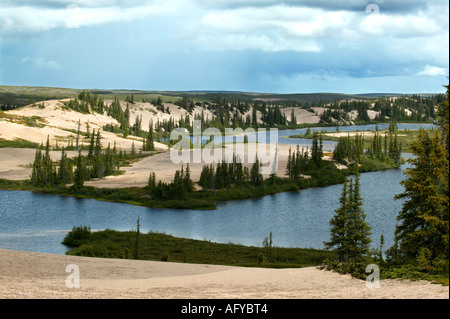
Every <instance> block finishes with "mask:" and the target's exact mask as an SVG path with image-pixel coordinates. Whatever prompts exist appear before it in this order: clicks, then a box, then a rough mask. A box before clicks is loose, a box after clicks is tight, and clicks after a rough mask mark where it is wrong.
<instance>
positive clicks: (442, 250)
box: [395, 129, 449, 269]
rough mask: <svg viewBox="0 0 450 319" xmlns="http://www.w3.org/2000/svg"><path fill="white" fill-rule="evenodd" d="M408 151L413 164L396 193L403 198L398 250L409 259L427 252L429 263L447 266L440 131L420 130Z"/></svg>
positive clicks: (444, 167) (444, 160)
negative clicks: (400, 188)
mask: <svg viewBox="0 0 450 319" xmlns="http://www.w3.org/2000/svg"><path fill="white" fill-rule="evenodd" d="M411 151H412V153H413V154H414V155H415V157H413V158H411V159H408V162H409V163H410V164H411V165H412V167H411V168H408V169H406V171H405V173H404V175H405V176H406V179H405V180H404V181H402V182H401V184H402V185H403V186H404V189H405V191H404V192H403V193H401V194H399V195H397V196H395V199H405V200H406V201H405V202H404V203H403V207H402V210H401V212H400V213H399V215H398V217H397V220H398V221H399V222H400V223H399V224H398V225H397V228H396V236H397V237H398V240H399V250H400V253H401V254H402V255H403V256H404V257H405V258H406V260H408V261H410V262H413V263H414V262H416V261H417V259H418V258H419V257H420V256H421V255H422V257H421V258H422V259H423V258H425V255H426V259H427V261H426V263H427V264H428V266H430V267H432V265H435V264H438V263H439V264H442V263H444V264H446V265H447V266H446V267H447V269H448V258H449V255H448V248H449V246H448V243H449V200H448V160H447V157H446V155H447V154H446V150H445V146H444V144H443V143H442V138H441V135H440V133H439V132H436V133H435V135H434V136H432V137H430V136H428V134H427V133H426V132H425V130H423V129H420V131H419V136H418V139H417V140H416V141H415V142H413V143H411ZM422 263H423V260H422Z"/></svg>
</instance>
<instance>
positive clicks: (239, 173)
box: [198, 155, 264, 194]
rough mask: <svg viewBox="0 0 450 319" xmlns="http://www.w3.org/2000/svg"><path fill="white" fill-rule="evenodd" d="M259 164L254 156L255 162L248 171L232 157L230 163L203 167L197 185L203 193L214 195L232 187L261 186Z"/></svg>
mask: <svg viewBox="0 0 450 319" xmlns="http://www.w3.org/2000/svg"><path fill="white" fill-rule="evenodd" d="M260 166H261V162H260V161H259V159H258V157H257V156H256V158H255V162H254V163H253V164H252V166H251V168H250V169H249V168H248V167H247V166H244V165H243V164H242V162H241V160H240V159H239V157H238V156H236V155H234V156H233V160H232V162H230V163H227V162H225V161H222V162H219V163H217V165H216V167H214V164H210V165H204V166H203V168H202V171H201V173H200V180H199V183H198V184H199V185H200V186H201V187H202V189H203V190H204V191H210V192H211V193H213V194H214V193H215V192H216V190H218V189H225V188H230V187H232V186H244V185H251V186H261V185H262V184H263V180H264V179H263V176H262V175H261V174H260Z"/></svg>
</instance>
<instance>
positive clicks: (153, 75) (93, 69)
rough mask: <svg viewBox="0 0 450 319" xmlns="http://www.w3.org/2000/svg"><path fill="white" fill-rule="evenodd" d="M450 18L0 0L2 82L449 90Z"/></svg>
mask: <svg viewBox="0 0 450 319" xmlns="http://www.w3.org/2000/svg"><path fill="white" fill-rule="evenodd" d="M371 9H372V10H373V11H371ZM448 16H449V4H448V2H447V1H441V0H431V1H419V0H406V1H400V0H391V1H383V0H379V1H363V0H348V1H331V0H316V1H312V0H304V1H302V0H298V1H294V0H286V1H270V0H242V1H237V0H219V1H202V0H170V1H162V0H149V1H136V0H132V1H123V0H100V1H89V0H48V1H41V0H36V1H31V0H15V1H11V0H3V1H2V2H1V4H0V85H27V86H52V87H69V88H80V89H81V88H88V89H95V88H97V89H137V90H166V91H185V90H221V91H244V92H261V93H314V92H334V93H348V94H357V93H375V92H382V93H442V92H444V91H445V89H444V88H443V85H444V84H448V74H449V71H448V70H449V49H448V47H449V24H448Z"/></svg>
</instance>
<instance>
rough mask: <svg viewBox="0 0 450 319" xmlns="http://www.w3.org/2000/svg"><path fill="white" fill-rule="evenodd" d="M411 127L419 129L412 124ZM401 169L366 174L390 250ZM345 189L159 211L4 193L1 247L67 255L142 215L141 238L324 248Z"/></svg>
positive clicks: (370, 208) (370, 218)
mask: <svg viewBox="0 0 450 319" xmlns="http://www.w3.org/2000/svg"><path fill="white" fill-rule="evenodd" d="M364 127H365V126H364ZM379 127H380V129H382V126H381V125H379ZM424 127H425V126H424ZM350 128H351V127H342V128H340V130H341V131H344V129H350ZM374 128H375V126H373V129H374ZM408 128H409V129H414V127H412V126H411V124H409V126H408ZM324 129H325V128H324ZM326 129H330V128H326ZM331 129H332V128H331ZM355 129H359V130H363V129H364V128H362V126H359V127H353V130H355ZM399 129H402V126H401V125H400V124H399ZM301 131H302V130H289V131H282V132H280V133H281V134H280V141H279V142H280V143H283V138H281V136H282V135H283V136H286V135H292V134H299V132H301ZM303 131H304V130H303ZM285 139H286V140H287V141H284V142H285V143H287V142H288V141H289V142H290V143H292V144H297V143H298V141H296V139H289V138H285ZM405 155H406V154H405ZM405 167H406V165H404V166H403V167H402V169H404V168H405ZM402 169H393V170H387V171H381V172H371V173H363V174H361V193H362V196H363V198H364V199H363V203H364V206H363V209H364V211H365V213H366V214H367V222H368V223H369V224H370V226H371V227H372V232H373V241H374V246H378V243H379V238H380V235H381V234H383V235H384V237H385V240H386V245H385V247H389V246H390V245H392V243H393V236H394V229H395V224H396V216H397V214H398V212H399V211H400V209H401V205H402V203H401V202H400V201H394V200H393V197H394V195H395V194H399V193H401V192H402V191H403V188H402V186H401V185H400V184H399V182H400V181H401V180H402V179H403V175H402ZM341 190H342V185H334V186H329V187H324V188H314V189H306V190H302V191H299V192H295V193H280V194H276V195H270V196H265V197H262V198H259V199H249V200H243V201H230V202H226V203H221V204H219V205H218V208H217V210H214V211H195V210H173V209H155V208H146V207H139V206H132V205H126V204H118V203H109V202H102V201H96V200H91V199H77V198H73V197H64V196H57V195H45V194H39V193H32V192H23V191H5V190H0V248H6V249H17V250H25V251H36V252H48V253H56V254H64V253H65V252H66V251H67V247H65V246H64V245H62V244H61V241H62V239H63V238H64V236H65V234H66V233H67V232H68V231H69V230H71V229H72V227H73V226H78V225H90V226H91V229H92V230H102V229H106V228H110V229H116V230H135V229H136V221H137V219H138V217H139V218H140V223H141V231H142V232H148V231H159V232H165V233H167V234H171V235H174V236H178V237H187V238H194V239H207V240H211V241H214V242H224V243H227V242H234V243H240V244H244V245H255V246H261V244H262V241H263V239H264V237H266V236H268V234H269V232H270V231H272V233H273V242H274V245H276V246H284V247H313V248H323V242H324V241H326V240H328V239H329V224H328V222H329V220H330V218H331V217H332V216H333V214H334V210H335V209H336V208H337V207H338V199H339V197H340V193H341Z"/></svg>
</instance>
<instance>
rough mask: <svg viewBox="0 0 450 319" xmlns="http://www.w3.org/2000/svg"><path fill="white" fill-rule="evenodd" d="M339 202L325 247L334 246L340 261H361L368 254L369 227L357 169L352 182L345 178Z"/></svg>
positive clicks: (331, 221) (369, 241)
mask: <svg viewBox="0 0 450 319" xmlns="http://www.w3.org/2000/svg"><path fill="white" fill-rule="evenodd" d="M339 202H340V204H341V206H340V207H339V208H338V209H337V210H336V211H335V215H334V217H333V218H332V219H331V220H330V226H331V227H330V241H329V242H325V243H324V244H325V247H326V248H328V249H332V248H334V250H335V251H336V253H337V255H338V259H339V261H340V262H356V263H358V262H362V261H363V260H364V258H365V257H367V256H368V254H369V248H370V246H369V245H370V243H371V238H370V236H371V227H370V226H369V225H368V224H367V223H366V220H365V218H366V214H365V213H364V211H363V210H362V198H361V195H360V183H359V173H358V171H357V169H356V170H355V182H354V183H353V179H350V180H349V181H347V179H346V181H345V183H344V187H343V190H342V195H341V198H340V199H339Z"/></svg>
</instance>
